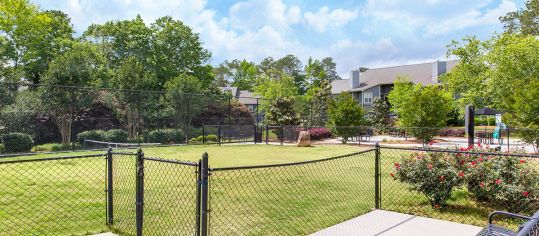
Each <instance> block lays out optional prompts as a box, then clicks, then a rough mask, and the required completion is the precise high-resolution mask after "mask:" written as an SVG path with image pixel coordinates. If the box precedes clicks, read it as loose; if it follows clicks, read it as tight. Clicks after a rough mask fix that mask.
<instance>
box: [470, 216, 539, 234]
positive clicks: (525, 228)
mask: <svg viewBox="0 0 539 236" xmlns="http://www.w3.org/2000/svg"><path fill="white" fill-rule="evenodd" d="M496 215H504V216H507V217H509V218H513V219H521V220H526V223H524V224H522V225H521V226H520V227H519V230H518V231H517V232H514V231H512V230H509V229H506V228H504V227H501V226H498V225H495V224H493V218H494V216H496ZM477 236H539V211H537V212H535V214H534V215H533V216H531V217H529V216H523V215H519V214H514V213H509V212H504V211H495V212H493V213H491V214H490V215H489V217H488V225H487V227H485V228H483V230H481V231H480V232H479V233H478V234H477Z"/></svg>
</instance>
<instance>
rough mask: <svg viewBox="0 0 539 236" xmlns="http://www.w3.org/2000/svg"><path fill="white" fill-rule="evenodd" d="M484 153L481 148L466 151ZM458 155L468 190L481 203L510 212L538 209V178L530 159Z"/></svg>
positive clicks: (475, 154) (478, 154) (474, 154)
mask: <svg viewBox="0 0 539 236" xmlns="http://www.w3.org/2000/svg"><path fill="white" fill-rule="evenodd" d="M466 150H467V151H473V152H476V151H483V148H481V147H474V148H469V149H466ZM473 152H472V153H470V154H464V155H463V154H457V158H458V159H459V168H460V169H461V172H462V174H463V175H465V178H466V185H467V187H468V191H469V192H471V193H472V196H473V197H474V198H475V199H477V200H478V201H482V202H487V203H489V204H490V205H492V206H494V207H496V208H503V209H505V210H507V211H510V212H528V213H529V212H531V211H533V210H535V208H536V207H538V201H539V177H538V173H537V170H535V169H534V168H533V167H531V166H530V165H529V164H527V163H528V161H527V160H525V159H523V158H521V157H514V156H485V155H483V154H480V153H473Z"/></svg>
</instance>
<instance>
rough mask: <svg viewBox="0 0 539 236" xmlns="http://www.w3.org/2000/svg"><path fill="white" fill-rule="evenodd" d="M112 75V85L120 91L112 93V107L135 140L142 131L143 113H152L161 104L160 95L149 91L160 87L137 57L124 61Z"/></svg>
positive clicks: (130, 136) (129, 135)
mask: <svg viewBox="0 0 539 236" xmlns="http://www.w3.org/2000/svg"><path fill="white" fill-rule="evenodd" d="M112 74H113V75H112V77H111V85H112V87H114V88H115V89H118V90H113V91H111V93H112V95H113V98H114V99H113V102H111V105H110V106H111V107H112V108H114V110H115V111H116V113H117V114H118V115H119V117H120V120H121V121H123V123H124V125H125V126H126V127H127V133H128V137H129V138H134V137H135V136H136V134H137V132H140V131H141V123H142V118H143V117H142V116H143V115H144V112H143V111H150V110H151V108H152V106H154V104H158V102H159V98H158V95H159V94H157V93H154V92H151V91H148V90H147V89H151V88H156V87H157V86H158V85H157V80H156V79H155V74H154V73H152V72H151V71H147V70H145V69H144V66H143V63H142V62H140V61H139V60H138V58H136V57H129V58H127V59H125V60H124V61H122V62H121V63H120V65H119V66H118V67H116V68H115V69H114V71H113V73H112ZM152 111H153V110H152Z"/></svg>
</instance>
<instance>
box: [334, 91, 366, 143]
mask: <svg viewBox="0 0 539 236" xmlns="http://www.w3.org/2000/svg"><path fill="white" fill-rule="evenodd" d="M329 124H330V126H331V127H332V130H333V133H334V134H336V135H338V136H341V137H342V142H343V143H346V141H347V139H348V138H349V137H352V136H354V135H356V134H357V132H358V130H357V129H356V128H354V127H351V126H360V125H363V124H365V112H364V111H363V108H361V106H360V105H359V104H358V103H357V102H356V101H355V100H354V98H353V97H352V95H350V94H349V93H347V92H345V93H342V94H340V95H339V96H338V97H337V98H336V99H335V101H334V102H333V103H331V105H330V106H329Z"/></svg>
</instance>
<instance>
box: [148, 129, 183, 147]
mask: <svg viewBox="0 0 539 236" xmlns="http://www.w3.org/2000/svg"><path fill="white" fill-rule="evenodd" d="M183 141H185V136H184V134H183V132H182V131H181V130H179V129H163V130H154V131H151V132H149V133H148V134H146V135H145V136H144V142H146V143H162V144H169V143H181V142H183Z"/></svg>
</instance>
